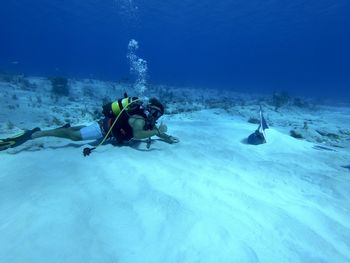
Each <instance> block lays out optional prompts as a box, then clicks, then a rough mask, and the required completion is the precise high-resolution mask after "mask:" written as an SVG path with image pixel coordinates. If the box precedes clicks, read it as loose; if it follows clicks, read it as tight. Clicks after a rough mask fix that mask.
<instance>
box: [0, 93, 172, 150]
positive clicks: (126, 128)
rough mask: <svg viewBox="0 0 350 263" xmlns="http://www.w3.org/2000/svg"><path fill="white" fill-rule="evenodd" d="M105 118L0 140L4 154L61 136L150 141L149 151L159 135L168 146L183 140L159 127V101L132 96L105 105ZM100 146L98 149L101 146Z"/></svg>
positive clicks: (118, 140) (117, 140) (161, 111)
mask: <svg viewBox="0 0 350 263" xmlns="http://www.w3.org/2000/svg"><path fill="white" fill-rule="evenodd" d="M102 108H103V111H102V113H103V114H104V118H103V119H101V120H100V121H97V122H93V123H92V124H90V125H89V126H74V127H71V126H70V124H66V125H64V126H62V127H60V128H56V129H51V130H44V131H42V130H41V129H40V128H35V129H32V130H26V131H25V132H24V133H22V134H20V135H17V136H15V137H12V138H8V139H2V140H0V151H1V150H5V149H8V148H12V147H16V146H19V145H21V144H23V143H25V142H26V141H28V140H32V139H36V138H41V137H48V136H53V137H60V138H65V139H70V140H73V141H83V140H101V139H102V141H101V142H100V144H99V145H98V146H100V145H102V144H103V143H104V142H105V141H106V140H107V139H109V140H111V141H112V142H115V143H116V144H117V145H121V144H123V143H126V142H129V141H130V140H132V139H137V140H140V139H148V143H147V148H149V146H150V143H151V137H153V136H157V137H159V138H160V139H161V140H163V141H164V142H167V143H177V142H179V140H178V139H177V138H175V137H173V136H170V135H167V134H166V132H167V126H166V125H165V124H163V123H161V124H160V125H159V126H157V121H158V119H159V118H160V117H161V116H162V115H163V114H164V106H163V105H162V104H161V103H160V102H159V100H157V99H156V98H151V99H150V100H148V101H143V100H141V99H139V98H137V97H128V96H127V94H126V93H125V94H124V98H123V99H119V100H116V101H114V102H110V103H108V104H106V105H103V106H102ZM98 146H97V147H98ZM97 147H94V148H85V149H84V151H83V154H84V156H88V155H89V154H90V153H91V152H92V151H93V150H94V149H96V148H97Z"/></svg>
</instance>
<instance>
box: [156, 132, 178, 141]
mask: <svg viewBox="0 0 350 263" xmlns="http://www.w3.org/2000/svg"><path fill="white" fill-rule="evenodd" d="M160 138H161V139H162V141H164V142H166V143H170V144H173V143H178V142H179V139H178V138H176V137H174V136H170V135H167V134H165V133H164V134H162V136H160Z"/></svg>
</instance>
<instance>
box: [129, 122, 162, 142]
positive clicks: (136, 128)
mask: <svg viewBox="0 0 350 263" xmlns="http://www.w3.org/2000/svg"><path fill="white" fill-rule="evenodd" d="M129 125H130V126H131V128H132V131H133V136H134V138H135V139H139V140H140V139H147V138H149V137H152V136H155V135H158V134H160V132H159V130H158V128H155V129H153V130H144V129H143V127H144V126H145V119H144V118H142V117H131V118H130V119H129Z"/></svg>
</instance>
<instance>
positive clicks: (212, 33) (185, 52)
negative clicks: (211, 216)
mask: <svg viewBox="0 0 350 263" xmlns="http://www.w3.org/2000/svg"><path fill="white" fill-rule="evenodd" d="M349 14H350V2H349V1H346V0H310V1H302V0H294V1H286V0H269V1H257V0H251V1H244V0H236V1H233V0H231V1H229V0H222V1H212V0H211V1H210V0H201V1H194V0H182V1H161V0H148V1H131V0H130V1H128V0H115V1H112V0H105V1H97V0H85V1H81V0H71V1H66V0H63V1H58V0H50V1H47V0H46V1H44V0H36V1H29V0H20V1H3V2H2V3H1V9H0V34H1V41H0V70H1V71H3V72H10V73H25V74H33V75H40V76H52V75H62V76H67V77H78V78H80V77H91V78H97V79H102V80H113V81H116V80H119V79H122V78H126V77H129V75H130V74H129V64H128V61H127V59H126V53H127V45H128V42H129V40H130V39H131V38H134V39H136V40H137V41H138V42H139V44H140V48H139V50H138V55H139V56H140V57H142V58H144V59H145V60H147V62H148V68H149V72H148V75H149V79H148V81H149V83H162V84H174V85H202V86H211V87H216V88H221V89H234V90H238V91H256V92H267V93H268V92H272V91H274V90H287V91H289V92H290V93H295V94H305V95H316V96H330V97H334V98H342V99H350V91H349V87H350V51H349V47H350V15H349Z"/></svg>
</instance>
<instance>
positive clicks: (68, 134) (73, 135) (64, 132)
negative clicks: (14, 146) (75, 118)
mask: <svg viewBox="0 0 350 263" xmlns="http://www.w3.org/2000/svg"><path fill="white" fill-rule="evenodd" d="M85 127H86V126H77V127H69V128H56V129H52V130H46V131H37V132H34V133H33V134H32V137H31V138H32V139H36V138H41V137H48V136H51V137H59V138H65V139H70V140H73V141H81V140H83V137H82V136H81V133H80V130H81V129H82V128H85Z"/></svg>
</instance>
